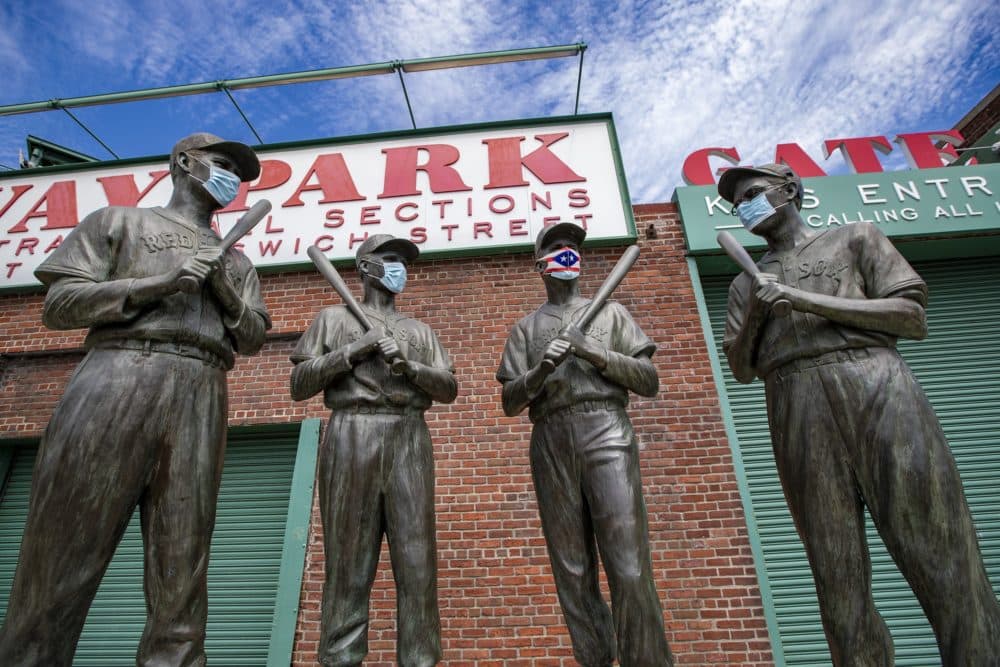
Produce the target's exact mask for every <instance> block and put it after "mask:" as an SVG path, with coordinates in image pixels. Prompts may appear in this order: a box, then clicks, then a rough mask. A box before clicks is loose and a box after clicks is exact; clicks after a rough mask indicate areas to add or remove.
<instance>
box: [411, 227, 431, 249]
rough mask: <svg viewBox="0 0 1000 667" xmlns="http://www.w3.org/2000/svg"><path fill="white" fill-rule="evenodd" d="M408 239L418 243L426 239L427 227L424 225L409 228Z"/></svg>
mask: <svg viewBox="0 0 1000 667" xmlns="http://www.w3.org/2000/svg"><path fill="white" fill-rule="evenodd" d="M410 240H411V241H413V242H414V243H416V244H417V245H420V244H421V243H424V242H425V241H427V228H426V227H414V228H413V229H411V230H410Z"/></svg>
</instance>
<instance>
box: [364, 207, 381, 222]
mask: <svg viewBox="0 0 1000 667" xmlns="http://www.w3.org/2000/svg"><path fill="white" fill-rule="evenodd" d="M381 209H382V207H381V206H378V205H376V206H362V207H361V224H362V225H377V224H380V223H381V222H382V220H381V219H379V218H376V217H375V214H376V213H378V212H379V211H380V210H381Z"/></svg>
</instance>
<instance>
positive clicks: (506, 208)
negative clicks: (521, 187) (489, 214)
mask: <svg viewBox="0 0 1000 667" xmlns="http://www.w3.org/2000/svg"><path fill="white" fill-rule="evenodd" d="M500 201H503V202H506V203H505V204H504V205H503V207H501V206H500V205H499V204H498V203H497V202H500ZM489 206H490V210H491V211H493V212H494V213H501V214H503V213H510V212H511V211H513V210H514V198H513V197H511V196H510V195H496V196H495V197H492V198H490V204H489Z"/></svg>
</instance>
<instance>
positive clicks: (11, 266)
mask: <svg viewBox="0 0 1000 667" xmlns="http://www.w3.org/2000/svg"><path fill="white" fill-rule="evenodd" d="M19 266H21V262H7V277H8V278H10V277H11V276H12V275H14V269H16V268H17V267H19Z"/></svg>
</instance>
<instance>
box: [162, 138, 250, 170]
mask: <svg viewBox="0 0 1000 667" xmlns="http://www.w3.org/2000/svg"><path fill="white" fill-rule="evenodd" d="M198 150H213V151H218V152H219V153H222V154H223V155H225V156H227V157H228V158H229V159H230V160H232V161H233V164H235V165H236V169H237V170H238V171H239V174H237V175H238V176H239V177H240V180H241V181H252V180H253V179H255V178H257V177H258V176H260V160H258V159H257V154H256V153H254V152H253V149H252V148H250V147H249V146H247V145H246V144H241V143H240V142H238V141H226V140H224V139H223V138H222V137H217V136H215V135H214V134H209V133H208V132H195V133H194V134H189V135H188V136H186V137H184V138H183V139H181V140H180V141H178V142H177V143H176V144H174V149H173V150H172V151H170V162H171V164H173V163H174V162H176V160H177V156H178V155H179V154H180V153H184V152H185V151H198Z"/></svg>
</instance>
